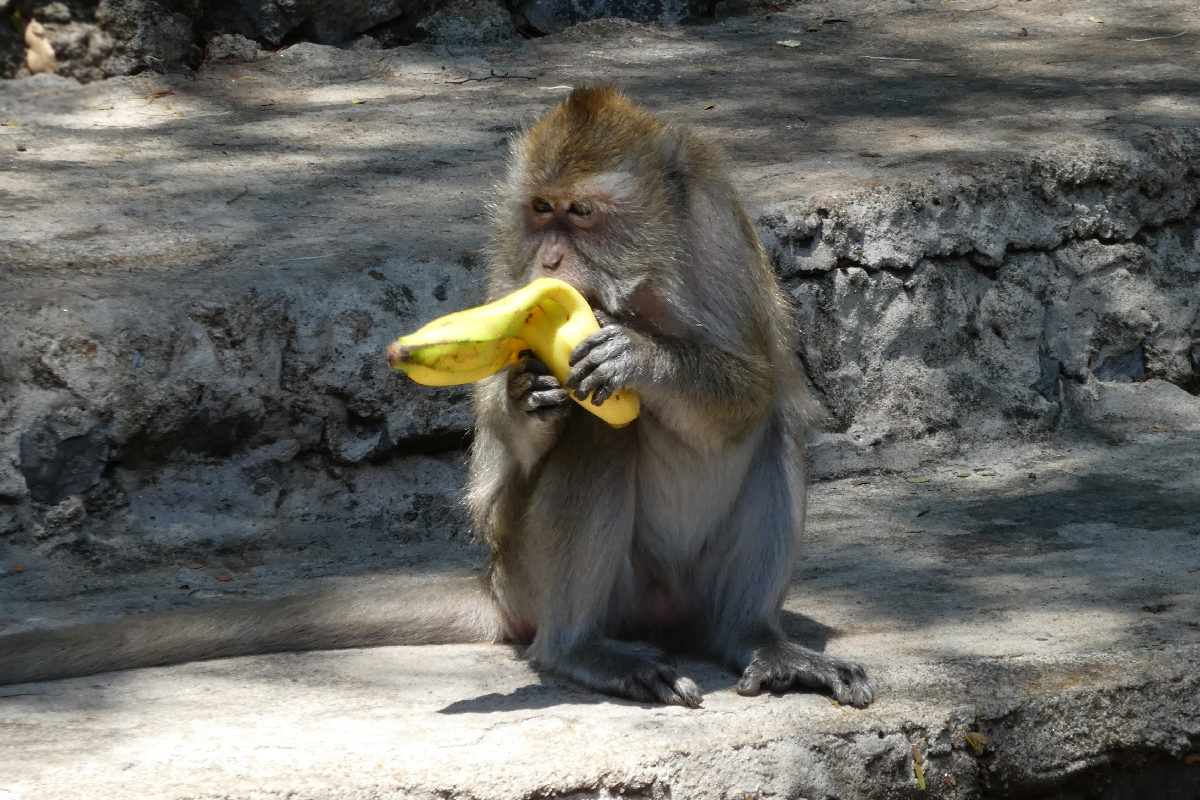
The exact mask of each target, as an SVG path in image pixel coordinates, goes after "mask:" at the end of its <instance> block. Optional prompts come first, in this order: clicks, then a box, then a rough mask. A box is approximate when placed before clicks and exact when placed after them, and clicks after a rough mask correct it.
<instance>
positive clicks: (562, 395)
mask: <svg viewBox="0 0 1200 800" xmlns="http://www.w3.org/2000/svg"><path fill="white" fill-rule="evenodd" d="M533 361H534V364H535V365H537V366H542V367H543V368H544V365H542V363H541V362H540V361H537V360H536V359H534V360H533ZM508 396H509V399H510V400H511V402H512V404H513V407H515V408H516V409H517V410H519V411H524V412H526V413H532V414H537V415H538V416H543V417H549V416H555V414H553V413H547V412H554V411H557V410H558V409H559V408H564V407H565V405H566V403H567V401H568V400H570V396H569V395H568V394H567V390H566V389H564V388H563V387H562V385H561V384H559V382H558V378H556V377H554V376H553V375H551V374H549V371H547V372H546V373H539V372H534V371H525V370H524V369H520V370H514V371H513V372H510V373H509V377H508Z"/></svg>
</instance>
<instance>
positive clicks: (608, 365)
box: [567, 313, 654, 405]
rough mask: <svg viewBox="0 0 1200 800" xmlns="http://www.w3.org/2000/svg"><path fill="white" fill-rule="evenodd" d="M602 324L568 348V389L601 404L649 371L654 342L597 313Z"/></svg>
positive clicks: (629, 386)
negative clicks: (569, 350)
mask: <svg viewBox="0 0 1200 800" xmlns="http://www.w3.org/2000/svg"><path fill="white" fill-rule="evenodd" d="M596 317H597V319H599V320H600V323H601V324H602V325H603V326H604V327H602V328H601V329H600V330H598V331H596V332H595V333H593V334H591V335H590V336H588V337H587V338H586V339H584V340H583V341H582V342H580V343H579V344H578V345H577V346H576V347H575V349H574V350H572V351H571V358H570V364H571V372H570V374H569V375H567V388H568V389H570V390H571V391H572V392H574V393H575V394H576V395H577V396H579V397H587V396H588V395H589V394H590V395H591V400H590V402H591V403H593V404H595V405H600V404H601V403H603V402H604V401H605V400H607V399H608V398H609V397H611V396H612V395H613V394H614V393H615V392H619V391H621V390H622V389H628V388H631V387H633V385H634V383H635V382H636V381H637V380H638V379H639V378H641V377H643V376H644V375H646V374H647V373H648V372H649V364H650V362H651V359H652V358H653V353H654V345H653V343H652V342H651V341H650V340H649V339H647V338H646V337H645V336H643V335H641V334H640V333H636V332H634V331H632V330H630V329H629V328H626V327H625V326H624V325H620V324H618V323H615V322H612V321H611V320H610V319H609V318H608V317H607V315H602V314H601V313H597V314H596Z"/></svg>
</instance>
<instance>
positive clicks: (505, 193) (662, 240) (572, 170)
mask: <svg viewBox="0 0 1200 800" xmlns="http://www.w3.org/2000/svg"><path fill="white" fill-rule="evenodd" d="M686 147H687V138H686V134H684V133H683V131H682V130H681V129H678V128H676V127H675V126H672V125H671V124H669V123H666V122H664V121H662V120H661V119H659V118H658V117H656V116H654V115H653V114H651V113H650V112H648V111H646V110H644V109H641V108H639V107H637V106H635V105H634V104H633V103H632V102H631V101H630V100H629V98H627V97H625V96H624V95H623V94H621V93H620V92H618V91H616V90H615V89H612V88H609V87H605V88H587V89H576V90H575V91H573V92H572V93H571V95H570V96H569V97H567V99H566V100H564V101H563V102H562V103H560V104H559V105H558V106H556V107H554V108H553V109H551V111H550V112H549V113H548V114H546V116H545V117H543V118H542V120H541V121H540V122H538V123H537V124H536V125H535V126H534V127H533V128H531V129H530V130H529V132H528V133H526V135H525V136H524V138H522V139H521V140H520V141H518V142H516V143H515V144H514V146H513V152H512V157H511V160H510V163H509V170H508V175H507V179H506V181H505V182H504V184H503V186H502V187H501V189H500V196H499V197H498V198H497V201H496V204H495V212H496V253H495V255H496V260H497V264H496V265H495V268H496V270H497V274H495V275H494V276H493V290H494V291H511V290H512V289H514V288H516V287H517V286H520V285H523V284H525V283H528V282H529V281H530V280H533V279H534V278H539V277H554V278H559V279H561V280H564V281H566V282H568V283H570V284H571V285H573V286H574V287H575V288H576V289H578V290H579V291H580V292H581V293H582V294H583V295H584V296H585V297H586V298H588V300H589V302H591V303H592V305H593V306H596V307H599V308H602V309H604V310H606V311H608V312H609V313H611V314H614V315H620V314H621V313H622V312H624V311H628V310H629V309H631V308H632V306H633V304H631V303H630V298H631V297H632V296H633V295H634V293H635V292H636V291H637V290H638V288H639V287H640V286H642V285H643V284H644V283H646V282H648V281H653V280H655V279H656V278H659V277H660V276H663V275H666V274H670V273H671V272H672V271H671V270H666V269H663V265H664V263H665V262H667V261H669V260H670V259H672V258H675V257H677V256H678V255H679V253H677V252H676V251H677V247H678V244H677V243H678V237H677V230H678V225H677V224H676V223H677V221H678V219H679V217H680V215H681V214H682V210H683V205H684V203H685V202H686V192H685V189H684V187H685V186H686V185H687V182H686V176H685V174H684V172H685V166H684V165H685V164H686V159H685V157H684V150H685V149H686ZM647 288H649V287H647Z"/></svg>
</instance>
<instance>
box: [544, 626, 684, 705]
mask: <svg viewBox="0 0 1200 800" xmlns="http://www.w3.org/2000/svg"><path fill="white" fill-rule="evenodd" d="M553 669H554V670H555V671H556V672H559V673H562V674H564V675H567V676H569V677H571V678H573V679H575V680H576V681H579V682H580V683H582V684H583V685H585V686H589V687H591V688H593V689H596V690H598V691H601V692H604V693H605V694H611V695H615V696H617V697H626V698H628V699H630V700H636V701H638V702H640V703H665V704H667V705H675V706H687V707H688V708H699V707H700V702H701V700H702V699H703V697H702V695H701V693H700V687H698V686H697V685H696V684H695V683H694V682H693V681H692V680H691V679H690V678H685V677H683V676H682V675H680V674H679V673H677V672H676V671H675V669H674V667H672V666H671V665H670V664H668V663H667V661H666V657H665V656H664V654H663V653H662V651H660V650H658V649H657V648H654V647H650V646H649V645H644V644H637V643H632V642H621V641H616V640H614V639H594V640H591V641H587V642H584V643H582V644H580V645H578V646H576V647H574V648H572V649H571V651H570V652H569V653H567V654H566V655H565V656H563V657H561V658H559V659H556V661H555V663H554V664H553Z"/></svg>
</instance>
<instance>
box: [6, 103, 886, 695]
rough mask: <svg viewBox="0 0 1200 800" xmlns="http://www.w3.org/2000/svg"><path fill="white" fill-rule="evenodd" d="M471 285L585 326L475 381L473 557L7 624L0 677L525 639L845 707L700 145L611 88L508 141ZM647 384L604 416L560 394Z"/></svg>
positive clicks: (729, 241) (598, 681) (582, 664)
mask: <svg viewBox="0 0 1200 800" xmlns="http://www.w3.org/2000/svg"><path fill="white" fill-rule="evenodd" d="M490 212H491V217H492V221H493V234H492V238H491V243H490V245H489V247H488V250H487V260H488V263H489V276H490V277H489V283H488V295H489V298H490V299H495V298H498V297H500V296H503V295H505V294H508V293H510V292H512V291H514V290H516V289H518V288H520V287H521V286H524V285H525V284H527V283H529V282H530V281H531V280H533V279H535V278H538V277H545V276H550V277H555V278H558V279H561V280H564V281H566V282H567V283H570V284H571V285H572V286H574V287H575V288H576V289H577V290H579V292H580V293H581V294H582V295H583V296H584V297H585V298H586V299H587V301H588V302H589V304H590V305H591V306H592V307H593V309H594V310H595V312H596V316H597V319H598V320H599V321H600V322H601V327H600V329H599V330H598V331H596V332H595V333H593V334H591V335H590V336H588V337H587V338H586V339H585V340H584V341H583V342H581V343H580V344H579V345H578V346H577V347H576V348H575V349H574V351H573V352H572V353H571V356H570V364H571V367H570V373H569V375H568V377H567V379H566V381H565V383H560V382H559V380H558V379H557V378H555V377H554V375H552V374H551V373H550V371H549V370H548V369H547V368H546V366H545V365H544V364H542V363H540V362H539V361H538V360H537V359H536V358H535V357H533V356H532V355H528V354H527V355H526V356H525V357H524V358H522V359H521V360H519V361H518V362H517V363H516V364H514V365H512V366H511V367H509V368H507V369H506V370H504V371H501V372H498V373H497V374H495V375H493V376H491V377H490V378H487V379H485V380H483V381H481V382H479V383H478V384H477V385H476V389H475V397H474V410H475V420H476V421H475V432H474V437H473V441H472V444H471V454H470V461H469V465H468V476H467V478H468V479H467V489H466V506H467V510H468V512H469V517H470V519H471V522H472V525H473V529H474V532H475V535H476V537H477V538H478V539H480V540H481V541H483V542H485V543H486V544H487V545H488V546H489V547H490V552H491V555H490V559H489V561H488V564H487V566H486V569H485V570H484V571H483V572H482V573H481V574H479V575H476V576H473V577H458V576H452V575H448V576H443V577H441V578H438V579H436V580H433V581H429V582H425V583H421V584H419V585H417V584H414V585H412V586H409V587H407V588H402V589H401V590H398V591H397V593H396V594H395V595H394V596H392V597H391V598H390V600H389V601H388V602H378V601H376V600H372V599H368V598H365V597H362V596H356V595H354V594H353V593H350V594H322V595H315V596H307V597H295V598H284V599H282V600H269V601H258V602H256V603H252V604H245V603H243V604H240V605H231V606H224V607H218V608H196V609H189V610H186V611H182V612H178V611H176V612H163V613H161V614H149V615H141V616H133V617H127V618H124V619H119V620H114V621H111V622H105V623H101V624H98V625H81V626H76V627H71V628H65V629H62V630H59V631H53V630H52V631H33V632H28V633H18V634H12V635H9V636H6V637H0V683H11V682H16V681H28V680H47V679H53V678H57V677H65V676H67V675H79V674H88V673H91V672H98V671H106V670H111V669H124V668H131V667H136V666H149V665H155V664H165V663H178V662H184V661H190V660H198V659H203V658H214V657H222V656H229V655H249V654H256V653H264V652H276V651H298V650H307V649H318V648H336V647H356V646H369V645H382V644H432V643H458V642H495V643H508V644H513V645H520V646H524V647H525V653H526V655H527V657H528V658H529V659H530V660H531V662H532V663H533V665H534V666H535V667H536V668H537V669H539V670H544V671H546V672H549V673H552V674H555V675H558V676H561V677H565V678H567V679H570V680H572V681H574V682H576V683H578V684H581V685H582V686H584V687H588V688H590V689H592V690H596V691H599V692H602V693H605V694H608V695H612V696H616V697H620V698H625V699H628V700H632V701H636V702H639V703H661V704H674V705H681V706H687V707H697V706H699V705H700V704H701V701H702V695H701V691H700V689H699V687H698V686H697V685H696V683H695V682H694V681H693V680H691V679H690V678H688V677H686V676H684V675H681V674H680V673H679V672H678V671H677V669H676V666H675V664H674V662H673V661H672V660H671V656H672V655H673V654H676V653H687V654H696V655H699V656H701V657H705V658H709V659H711V660H713V661H714V662H717V663H720V664H722V665H724V666H726V667H727V668H729V669H730V670H731V671H732V672H733V673H734V674H735V675H737V676H738V678H737V682H736V691H737V692H738V693H740V694H743V695H757V694H760V693H762V692H764V691H767V692H784V691H789V690H793V689H816V690H820V691H824V692H827V693H828V694H830V695H832V697H833V698H834V699H835V700H836V701H837V702H839V703H842V704H847V705H852V706H857V707H864V706H866V705H867V704H869V703H870V702H871V701H872V699H873V696H874V689H873V687H872V684H871V682H870V680H869V679H868V677H867V674H866V672H865V670H864V668H863V667H862V666H861V665H859V664H857V663H855V662H853V661H848V660H843V659H840V658H836V657H833V656H830V655H826V654H823V653H820V652H817V651H814V650H811V649H808V648H805V647H803V646H801V645H799V644H797V643H794V642H791V641H789V640H788V638H787V637H786V635H785V634H784V632H783V630H782V626H781V621H780V616H781V608H782V604H783V599H784V595H785V593H786V591H787V588H788V586H789V584H790V582H791V579H792V573H793V570H794V564H795V560H796V551H797V547H798V539H799V536H800V534H801V531H802V526H803V523H804V511H805V498H806V475H805V455H804V436H805V431H806V429H807V427H808V426H809V424H810V418H811V417H812V411H811V405H812V401H811V400H810V399H809V396H808V394H807V390H806V386H805V381H804V376H803V372H802V369H801V365H800V361H799V358H798V356H797V351H798V330H797V325H796V323H795V320H794V318H793V312H792V309H791V305H790V302H789V300H788V299H787V297H786V295H785V293H784V291H783V289H782V287H781V286H780V284H779V281H778V279H777V277H776V276H775V273H774V271H773V269H772V268H771V264H770V260H769V257H768V255H767V252H766V250H765V248H764V246H763V244H762V241H761V239H760V237H759V235H758V233H757V231H756V229H755V227H754V224H753V222H752V220H751V219H750V216H749V214H748V213H747V211H746V209H745V207H744V205H743V203H742V201H741V199H740V198H739V196H738V194H737V192H736V190H735V188H734V186H733V184H732V182H731V181H730V179H729V177H728V175H727V172H726V170H725V169H724V167H723V166H722V157H721V155H720V153H719V151H718V150H717V148H716V147H715V146H714V145H712V144H710V143H708V142H707V141H705V140H704V139H702V138H700V137H699V136H697V135H696V134H695V133H693V132H692V131H691V130H690V129H689V128H688V127H687V126H686V125H685V124H683V123H681V122H679V121H677V120H674V119H670V118H665V117H662V116H659V115H656V114H654V113H653V112H651V111H649V110H646V109H644V108H642V107H640V106H638V105H636V104H635V103H634V102H633V101H632V100H631V99H629V98H628V97H627V96H626V95H625V94H623V93H621V92H620V91H618V90H616V89H615V88H612V87H608V86H595V87H583V88H577V89H575V90H573V91H572V92H571V93H570V95H569V96H568V97H567V98H566V99H565V100H563V101H562V102H561V103H559V104H558V105H557V106H555V107H554V108H552V109H551V110H550V111H549V112H548V113H546V115H545V116H544V117H543V118H542V119H541V120H540V121H538V122H537V123H536V124H534V125H533V126H532V127H531V128H530V129H528V131H527V132H526V133H525V135H524V136H523V137H521V138H519V139H516V140H515V141H514V143H513V146H512V150H511V154H510V157H509V160H508V168H507V171H506V173H505V175H504V176H503V177H502V178H501V180H500V186H499V191H498V192H497V193H496V197H495V199H494V200H493V201H492V206H491V209H490ZM626 390H632V391H635V392H637V393H638V395H639V396H640V397H641V403H642V410H641V414H640V416H639V417H638V418H637V419H636V420H635V421H634V422H633V423H631V424H629V425H627V426H624V427H621V428H615V427H612V426H609V425H608V424H607V423H605V422H603V421H602V420H600V419H599V418H598V417H596V416H594V415H592V414H590V413H588V412H587V410H586V409H584V408H583V407H582V406H581V405H580V403H579V402H576V400H579V401H580V402H592V403H600V402H603V400H604V399H606V398H607V397H609V396H611V395H613V394H614V393H616V392H620V391H626Z"/></svg>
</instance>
